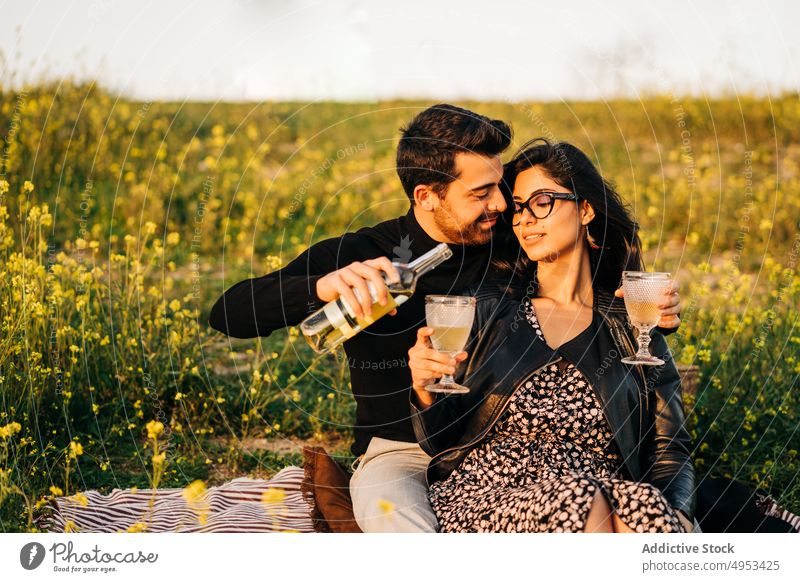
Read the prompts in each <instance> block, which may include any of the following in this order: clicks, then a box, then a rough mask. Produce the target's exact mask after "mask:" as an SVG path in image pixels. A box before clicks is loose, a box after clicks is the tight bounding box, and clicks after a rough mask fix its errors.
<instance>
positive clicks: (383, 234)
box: [314, 217, 403, 258]
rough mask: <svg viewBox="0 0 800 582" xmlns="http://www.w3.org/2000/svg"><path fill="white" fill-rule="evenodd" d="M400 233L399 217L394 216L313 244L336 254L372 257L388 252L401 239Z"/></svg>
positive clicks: (401, 231)
mask: <svg viewBox="0 0 800 582" xmlns="http://www.w3.org/2000/svg"><path fill="white" fill-rule="evenodd" d="M402 233H403V230H402V225H401V221H400V218H397V217H396V218H392V219H389V220H384V221H383V222H379V223H378V224H374V225H369V226H362V227H361V228H358V229H356V230H353V231H349V232H345V233H343V234H340V235H337V236H330V237H327V238H324V239H322V240H320V241H318V242H317V243H315V245H314V246H315V247H318V248H325V249H327V250H329V251H332V252H334V253H335V254H336V255H337V256H338V255H344V256H346V257H363V258H374V257H376V256H381V255H384V254H386V253H387V252H390V251H391V248H392V245H397V244H398V241H400V240H401V238H402ZM340 258H341V257H340Z"/></svg>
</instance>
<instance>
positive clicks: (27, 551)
mask: <svg viewBox="0 0 800 582" xmlns="http://www.w3.org/2000/svg"><path fill="white" fill-rule="evenodd" d="M43 561H44V546H43V545H42V544H40V543H39V542H29V543H27V544H25V545H24V546H22V549H21V550H20V552H19V563H20V564H22V567H23V568H25V569H26V570H35V569H36V568H38V567H39V566H40V565H41V564H42V562H43Z"/></svg>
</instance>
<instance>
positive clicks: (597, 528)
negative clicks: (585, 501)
mask: <svg viewBox="0 0 800 582" xmlns="http://www.w3.org/2000/svg"><path fill="white" fill-rule="evenodd" d="M613 514H614V512H613V510H612V509H611V505H610V504H609V503H608V500H607V499H606V497H605V495H603V492H602V491H601V490H600V489H598V490H597V491H595V494H594V499H592V506H591V508H590V509H589V515H588V516H587V518H586V526H585V527H584V529H583V531H584V532H587V533H611V532H613V531H614V528H613V525H612V516H613Z"/></svg>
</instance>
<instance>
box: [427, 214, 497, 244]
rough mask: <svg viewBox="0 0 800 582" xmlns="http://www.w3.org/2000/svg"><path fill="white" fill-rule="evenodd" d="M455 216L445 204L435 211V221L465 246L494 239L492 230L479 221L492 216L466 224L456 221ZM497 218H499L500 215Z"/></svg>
mask: <svg viewBox="0 0 800 582" xmlns="http://www.w3.org/2000/svg"><path fill="white" fill-rule="evenodd" d="M453 216H454V215H453V213H452V212H451V211H450V208H449V207H446V206H444V205H441V206H439V207H438V208H437V209H436V210H434V212H433V221H434V222H435V223H436V226H438V227H439V230H441V231H442V232H443V233H444V235H445V236H447V238H448V239H450V240H452V241H455V242H456V243H457V244H462V245H465V246H475V245H483V244H486V243H488V242H489V241H490V240H492V230H491V229H489V230H485V229H484V227H483V226H481V224H480V222H479V221H480V220H485V219H486V218H491V217H490V216H487V215H484V216H481V217H480V218H479V219H478V220H476V221H475V222H470V223H467V224H465V225H461V224H458V223H456V222H455V220H454V219H453ZM497 218H498V220H499V215H498V216H497Z"/></svg>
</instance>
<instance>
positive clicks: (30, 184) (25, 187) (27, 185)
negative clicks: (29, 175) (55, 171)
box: [22, 180, 33, 192]
mask: <svg viewBox="0 0 800 582" xmlns="http://www.w3.org/2000/svg"><path fill="white" fill-rule="evenodd" d="M22 189H23V190H24V191H25V192H33V182H31V181H30V180H25V183H24V184H23V185H22Z"/></svg>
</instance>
